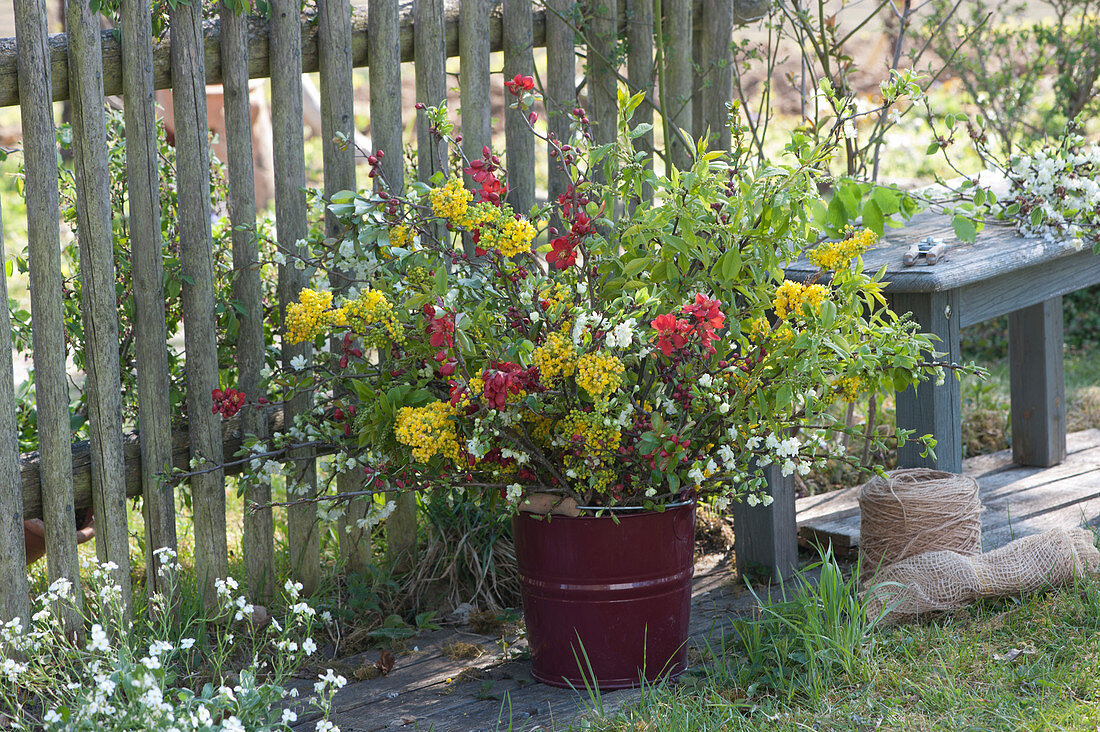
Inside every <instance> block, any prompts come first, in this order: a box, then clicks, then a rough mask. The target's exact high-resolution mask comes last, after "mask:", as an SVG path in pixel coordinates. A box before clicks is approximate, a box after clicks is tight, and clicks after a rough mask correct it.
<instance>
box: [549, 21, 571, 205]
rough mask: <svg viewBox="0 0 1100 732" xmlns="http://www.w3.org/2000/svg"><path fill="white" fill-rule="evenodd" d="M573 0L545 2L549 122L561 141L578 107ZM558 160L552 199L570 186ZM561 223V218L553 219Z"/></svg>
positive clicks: (551, 177)
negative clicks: (572, 18)
mask: <svg viewBox="0 0 1100 732" xmlns="http://www.w3.org/2000/svg"><path fill="white" fill-rule="evenodd" d="M572 8H573V0H547V2H546V99H545V104H546V124H547V126H548V127H549V129H550V134H551V135H553V136H554V137H556V138H557V139H558V141H559V144H564V143H566V142H568V140H569V121H570V115H571V114H572V111H573V108H574V107H576V106H577V86H576V84H577V61H576V58H575V57H574V53H575V50H574V48H575V46H574V44H575V35H576V34H575V32H574V30H573V27H572V25H571V24H570V22H569V13H570V11H571V9H572ZM559 165H560V163H559V161H558V160H556V159H555V158H553V157H551V158H549V159H548V166H549V167H548V176H547V179H548V181H549V185H550V200H551V201H555V200H557V198H558V196H560V195H561V194H563V193H565V190H566V188H568V187H569V176H568V174H566V172H565V171H564V170H562V169H560V168H559ZM554 223H555V224H557V225H559V226H560V225H561V222H560V221H555V222H554Z"/></svg>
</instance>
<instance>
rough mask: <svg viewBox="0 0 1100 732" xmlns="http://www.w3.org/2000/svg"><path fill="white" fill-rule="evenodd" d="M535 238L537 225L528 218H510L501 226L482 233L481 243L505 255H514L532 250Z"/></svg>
mask: <svg viewBox="0 0 1100 732" xmlns="http://www.w3.org/2000/svg"><path fill="white" fill-rule="evenodd" d="M534 239H535V227H534V226H532V225H531V222H530V221H528V220H527V219H515V218H508V219H505V220H504V223H502V224H501V225H500V227H499V228H492V229H487V230H485V231H483V232H482V234H481V244H482V246H483V247H484V248H486V249H496V250H497V251H498V252H500V253H501V254H502V255H504V256H505V257H514V256H516V255H517V254H524V253H526V252H529V251H531V242H532V241H534Z"/></svg>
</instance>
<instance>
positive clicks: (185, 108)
mask: <svg viewBox="0 0 1100 732" xmlns="http://www.w3.org/2000/svg"><path fill="white" fill-rule="evenodd" d="M169 13H170V16H169V18H170V22H171V27H172V50H171V55H172V99H173V110H174V114H175V130H176V187H177V196H178V201H179V231H180V265H181V270H182V274H183V277H184V281H183V286H182V300H183V327H184V348H185V349H186V354H187V359H186V363H185V368H184V373H185V376H186V380H187V420H188V429H189V432H190V440H191V458H192V459H193V460H195V459H199V460H205V461H207V463H206V464H205V465H206V466H210V465H213V464H220V463H221V462H222V440H221V425H220V423H219V420H220V417H219V416H218V415H216V414H213V413H212V412H211V410H210V404H211V402H210V393H211V392H212V391H213V390H214V389H216V388H217V387H218V348H217V340H216V337H215V334H216V323H217V321H216V319H215V316H214V260H213V239H212V236H211V231H210V144H209V140H208V138H207V127H206V125H207V123H206V69H205V61H204V56H203V33H202V5H201V3H197V2H192V3H187V4H184V3H177V4H176V5H175V6H173V7H172V8H171V9H170V11H169ZM300 128H301V125H300V124H299V129H300ZM191 496H192V501H191V505H192V506H194V514H195V573H196V576H197V582H198V587H199V593H200V595H201V596H202V598H203V601H204V603H206V604H207V606H210V605H211V604H212V603H214V602H215V601H216V594H215V590H214V580H216V579H217V578H219V577H225V576H226V574H227V573H228V571H229V560H228V556H227V548H226V536H225V474H224V471H221V470H214V471H211V472H209V473H203V474H200V475H196V476H194V477H192V478H191Z"/></svg>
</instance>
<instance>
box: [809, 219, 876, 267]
mask: <svg viewBox="0 0 1100 732" xmlns="http://www.w3.org/2000/svg"><path fill="white" fill-rule="evenodd" d="M845 233H847V234H848V236H847V238H846V239H844V241H833V242H825V243H824V244H822V245H821V246H819V247H817V248H816V249H814V250H813V251H812V252H810V253H809V254H807V255H806V259H808V260H810V262H812V263H813V264H815V265H817V266H818V267H820V268H821V269H831V270H833V271H839V270H843V269H847V268H848V266H849V265H850V264H851V262H852V258H853V257H858V256H859V255H861V254H863V253H864V252H865V251H867V250H868V249H870V248H871V247H872V246H874V244H875V242H876V241H878V234H876V233H875V232H873V231H871V230H870V229H864V230H863V231H859V232H856V231H854V230H849V231H847V232H845Z"/></svg>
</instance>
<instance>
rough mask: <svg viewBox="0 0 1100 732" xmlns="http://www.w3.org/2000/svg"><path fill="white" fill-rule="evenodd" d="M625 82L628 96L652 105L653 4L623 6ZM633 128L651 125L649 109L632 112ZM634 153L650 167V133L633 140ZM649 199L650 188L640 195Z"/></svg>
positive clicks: (648, 0)
mask: <svg viewBox="0 0 1100 732" xmlns="http://www.w3.org/2000/svg"><path fill="white" fill-rule="evenodd" d="M626 8H627V9H626V24H627V25H626V38H627V43H628V44H629V49H628V51H627V59H626V64H627V79H628V80H629V82H630V90H631V92H639V91H644V92H645V95H646V98H647V99H648V100H649V101H650V102H653V103H656V101H657V100H656V95H655V93H654V78H655V69H654V67H653V0H627V4H626ZM633 122H634V124H635V125H642V124H648V125H652V124H653V108H652V107H650V106H649V105H648V104H641V105H639V106H638V109H637V110H635V112H634V118H633ZM634 147H635V149H636V150H639V151H644V152H645V153H646V165H647V167H650V168H652V167H653V130H650V131H649V132H646V133H645V134H643V135H641V136H639V137H637V138H635V140H634ZM652 197H653V190H652V186H649V185H648V184H647V185H646V187H645V189H644V190H643V192H642V199H643V200H645V201H648V200H650V199H651V198H652Z"/></svg>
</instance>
